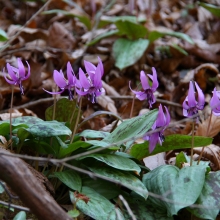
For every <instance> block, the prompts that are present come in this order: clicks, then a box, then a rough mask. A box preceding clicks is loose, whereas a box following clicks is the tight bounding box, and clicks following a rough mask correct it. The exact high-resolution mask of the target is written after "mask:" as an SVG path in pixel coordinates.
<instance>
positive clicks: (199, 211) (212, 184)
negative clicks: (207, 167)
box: [189, 171, 220, 220]
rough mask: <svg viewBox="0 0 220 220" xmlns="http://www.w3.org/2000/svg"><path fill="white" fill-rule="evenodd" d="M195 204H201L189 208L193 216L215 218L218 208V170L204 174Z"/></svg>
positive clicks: (219, 190)
mask: <svg viewBox="0 0 220 220" xmlns="http://www.w3.org/2000/svg"><path fill="white" fill-rule="evenodd" d="M195 205H201V208H189V210H190V211H191V212H192V213H193V214H194V215H195V216H197V217H199V218H202V219H212V220H215V219H216V217H217V215H218V213H219V209H220V171H217V172H210V173H209V174H208V175H206V179H205V183H204V186H203V189H202V192H201V194H200V196H199V198H198V200H197V201H196V203H195Z"/></svg>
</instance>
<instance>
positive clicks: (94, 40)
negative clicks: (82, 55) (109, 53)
mask: <svg viewBox="0 0 220 220" xmlns="http://www.w3.org/2000/svg"><path fill="white" fill-rule="evenodd" d="M118 33H119V31H118V30H111V31H108V32H105V33H103V34H100V35H98V36H97V37H96V38H94V39H93V40H91V41H90V42H89V43H88V44H87V45H88V46H91V45H93V44H96V43H97V42H98V41H100V40H101V39H103V38H106V37H110V36H113V35H116V34H118Z"/></svg>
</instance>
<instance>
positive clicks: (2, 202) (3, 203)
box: [0, 200, 30, 212]
mask: <svg viewBox="0 0 220 220" xmlns="http://www.w3.org/2000/svg"><path fill="white" fill-rule="evenodd" d="M0 204H1V205H4V206H10V207H11V208H14V209H18V210H21V211H25V212H30V209H29V208H27V207H23V206H20V205H14V204H11V203H8V202H4V201H2V200H0Z"/></svg>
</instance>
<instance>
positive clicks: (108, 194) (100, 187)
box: [83, 177, 120, 199]
mask: <svg viewBox="0 0 220 220" xmlns="http://www.w3.org/2000/svg"><path fill="white" fill-rule="evenodd" d="M83 186H88V187H90V188H92V189H94V190H95V191H96V192H97V193H99V194H101V195H102V196H104V197H105V198H106V199H113V198H116V197H117V196H118V195H119V194H120V189H119V187H118V186H117V185H116V184H114V183H111V182H108V181H105V180H102V179H91V178H89V177H86V178H84V179H83Z"/></svg>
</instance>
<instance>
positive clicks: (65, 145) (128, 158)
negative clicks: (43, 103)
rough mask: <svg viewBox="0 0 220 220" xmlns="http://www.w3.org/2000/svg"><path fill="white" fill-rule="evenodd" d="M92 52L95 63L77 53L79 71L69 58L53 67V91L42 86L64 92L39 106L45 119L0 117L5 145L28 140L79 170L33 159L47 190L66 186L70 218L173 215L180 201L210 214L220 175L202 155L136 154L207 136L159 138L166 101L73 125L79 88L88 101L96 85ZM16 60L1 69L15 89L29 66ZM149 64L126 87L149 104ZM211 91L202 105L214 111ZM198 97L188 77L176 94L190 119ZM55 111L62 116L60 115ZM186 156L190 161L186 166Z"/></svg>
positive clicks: (99, 72)
mask: <svg viewBox="0 0 220 220" xmlns="http://www.w3.org/2000/svg"><path fill="white" fill-rule="evenodd" d="M98 59H99V63H98V65H97V66H95V65H93V64H92V63H90V62H87V61H85V62H84V64H85V69H86V73H84V72H83V70H82V69H79V78H78V79H77V78H76V76H75V75H74V73H73V70H72V67H71V64H70V63H69V62H68V64H67V71H66V74H67V79H66V78H65V77H64V74H63V72H62V71H60V72H59V71H57V70H54V73H53V76H54V81H55V83H56V85H57V86H58V87H59V89H60V91H58V92H49V91H46V92H48V93H50V94H53V95H57V94H60V93H62V92H63V91H64V90H68V92H69V99H66V98H60V99H59V100H58V101H57V102H55V103H54V105H56V109H59V112H58V111H56V110H54V107H50V108H49V109H48V110H47V111H46V121H43V120H41V119H39V118H36V117H31V116H29V117H18V118H13V119H11V120H10V121H1V122H0V134H1V135H3V136H4V137H5V138H6V139H7V140H8V141H9V140H10V141H11V142H10V143H11V148H12V149H13V150H15V151H16V152H17V153H20V152H21V151H22V149H25V148H31V149H30V150H32V151H33V152H35V153H36V155H42V156H47V155H52V156H53V157H54V158H57V159H63V158H66V159H67V160H66V161H68V164H69V167H70V168H73V167H75V169H76V170H77V169H80V170H81V169H83V170H84V172H83V173H80V172H78V171H76V170H74V169H69V168H65V167H63V166H55V165H53V166H50V165H47V164H45V165H44V167H43V168H39V167H38V166H36V169H42V172H43V173H44V174H45V175H47V176H48V178H50V179H51V182H52V183H53V185H54V187H55V190H60V189H61V188H64V189H65V187H64V185H65V186H66V190H67V189H69V196H70V200H71V202H72V204H73V209H72V210H71V211H69V212H68V213H69V214H70V215H71V216H72V217H74V218H77V217H78V216H79V215H80V214H81V213H83V214H85V215H88V216H90V217H92V218H94V219H130V218H132V219H158V218H160V219H173V216H174V215H176V214H177V213H178V212H179V211H180V210H181V209H183V208H185V209H188V210H189V211H190V212H191V213H192V214H193V215H195V216H197V217H200V218H203V219H207V218H208V219H215V217H216V216H217V214H218V211H219V205H220V204H219V200H218V191H214V189H217V188H219V185H218V182H219V179H220V175H219V172H215V173H213V172H210V168H209V165H208V162H204V161H198V163H197V162H196V161H193V158H192V155H191V157H188V156H187V155H186V154H185V153H183V152H181V153H179V154H178V155H177V157H176V163H175V165H163V166H159V167H157V168H156V169H153V170H149V169H148V168H147V167H145V166H143V164H142V159H143V158H145V157H148V156H151V155H155V154H157V153H160V152H165V151H169V150H173V149H185V148H191V149H192V150H193V147H198V146H206V145H208V144H210V143H211V142H212V139H211V138H208V137H197V136H194V134H192V137H190V136H186V135H169V136H167V137H166V138H165V137H164V135H163V132H164V130H165V129H166V127H167V126H169V123H170V114H169V111H168V109H167V107H166V106H164V107H163V106H162V105H160V106H159V109H153V110H150V111H149V112H148V113H146V114H143V115H139V116H136V117H133V118H131V119H128V120H125V121H122V123H121V124H119V125H118V126H117V127H116V128H115V129H114V130H113V131H111V132H103V131H95V130H84V131H82V132H79V133H77V131H78V129H79V128H80V126H81V124H83V123H84V122H82V121H81V119H80V115H81V104H80V103H81V102H82V99H83V96H86V97H87V98H88V99H89V100H90V101H91V102H92V103H94V102H95V101H96V97H97V96H100V95H101V94H102V93H103V92H104V91H103V88H102V82H101V77H102V76H103V74H104V68H103V64H102V61H101V59H100V58H98ZM17 65H18V68H16V67H13V66H11V65H10V64H7V70H8V74H9V75H7V74H6V73H5V79H6V81H7V82H8V83H10V84H13V85H19V87H20V90H21V94H23V92H24V89H23V86H22V84H21V83H22V81H23V80H25V79H27V78H28V77H29V76H30V68H29V65H28V62H27V65H28V73H27V74H25V72H26V71H25V68H24V65H23V63H22V62H21V59H19V58H18V59H17ZM152 70H153V75H151V74H147V75H145V73H144V71H141V73H140V80H141V86H142V88H141V89H140V91H135V90H132V91H133V93H134V97H137V98H138V99H140V100H142V101H145V100H146V101H147V102H148V105H149V108H152V104H153V103H154V102H155V97H154V92H155V91H156V89H157V87H158V86H159V83H158V80H157V73H156V70H155V69H154V68H152ZM9 77H10V78H9ZM194 86H195V88H194ZM73 92H74V94H73ZM219 96H220V95H219V92H218V91H216V88H215V89H214V91H213V97H212V99H211V102H210V106H211V109H212V112H213V114H216V115H218V114H219V108H220V105H219V103H220V102H219ZM204 102H205V101H204V94H203V92H202V90H201V89H200V87H199V85H198V84H197V83H196V82H192V81H191V82H190V84H189V92H188V96H187V97H186V99H185V101H184V102H183V114H184V115H185V116H186V117H189V118H192V121H193V124H194V123H196V120H195V118H198V114H197V113H198V110H202V109H203V107H204ZM67 110H68V111H67ZM63 115H65V117H66V118H68V119H69V120H66V121H65V120H63V117H61V116H63ZM52 119H54V120H52ZM85 120H86V119H85ZM85 120H84V121H85ZM88 120H89V119H88ZM71 130H72V131H71ZM137 138H143V143H136V142H135V140H136V139H137ZM192 140H193V141H192ZM161 145H162V146H161ZM189 161H190V166H187V164H188V163H189ZM96 177H99V178H98V179H97V178H96ZM58 180H59V181H58ZM65 193H66V191H64V190H61V193H60V195H59V196H58V197H57V198H56V199H57V201H58V202H60V201H62V198H63V196H64V195H65ZM64 197H65V196H64ZM132 216H133V217H132Z"/></svg>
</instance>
